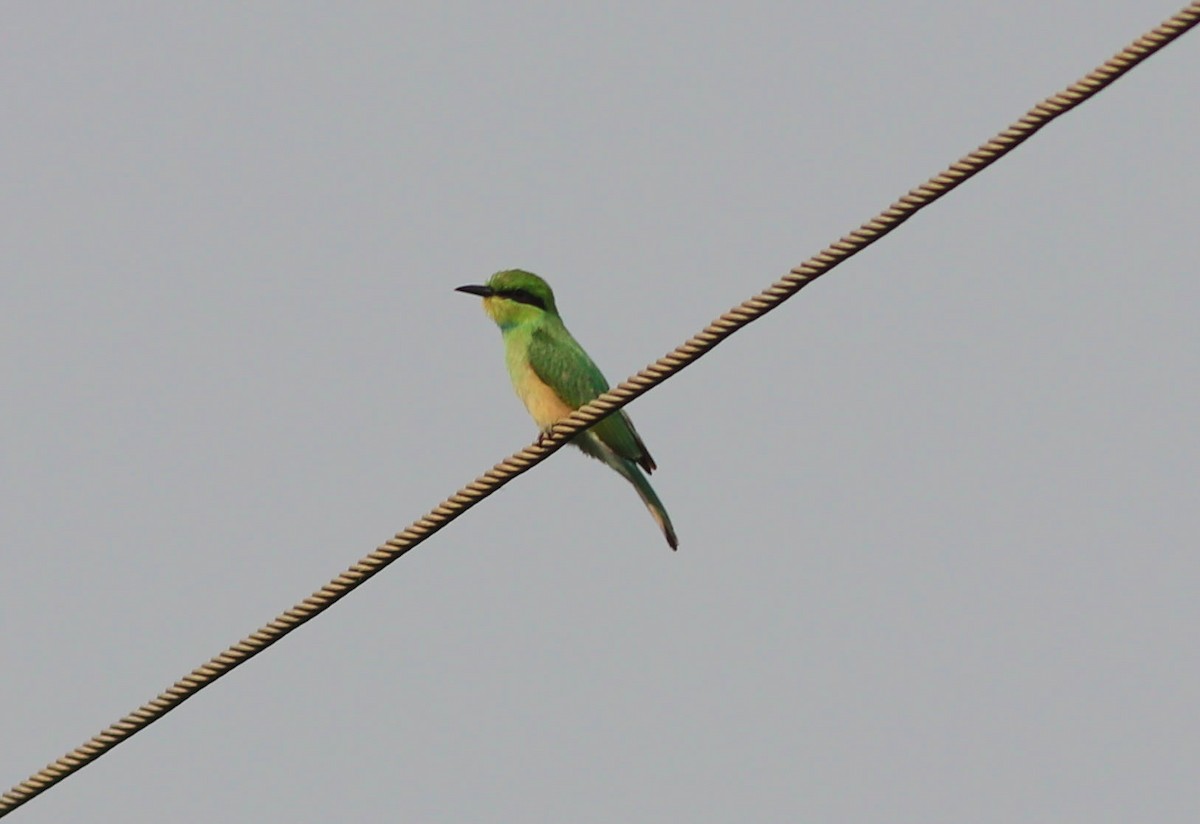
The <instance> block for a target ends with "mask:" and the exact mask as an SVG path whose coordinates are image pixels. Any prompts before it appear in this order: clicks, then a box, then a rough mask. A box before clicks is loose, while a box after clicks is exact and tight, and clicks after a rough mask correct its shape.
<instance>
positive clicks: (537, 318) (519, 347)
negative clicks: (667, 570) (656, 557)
mask: <svg viewBox="0 0 1200 824" xmlns="http://www.w3.org/2000/svg"><path fill="white" fill-rule="evenodd" d="M456 291H458V292H466V293H467V294H469V295H479V296H480V297H482V298H483V310H484V311H485V312H486V313H487V314H488V317H490V318H491V319H492V320H494V321H495V322H496V325H497V326H499V327H500V334H501V335H502V336H503V338H504V359H505V362H506V363H507V365H508V375H509V377H510V378H511V379H512V385H513V389H515V390H516V392H517V395H518V396H519V397H520V398H521V400H522V401H523V402H524V404H525V408H526V409H528V410H529V414H530V415H531V416H532V417H533V420H534V422H535V423H536V424H537V425H538V426H539V427H540V428H541V429H542V430H543V431H545V430H547V429H549V428H550V427H552V426H553V425H554V424H555V423H556V422H558V421H559V420H561V419H562V418H565V417H566V416H567V415H569V414H571V413H572V412H574V411H575V410H576V409H578V408H579V407H581V406H583V405H584V404H586V403H587V402H588V401H591V400H593V399H595V398H596V397H598V396H599V395H601V394H602V393H604V392H606V391H608V388H609V386H608V381H606V380H605V379H604V375H602V374H601V373H600V370H599V368H597V366H596V364H595V363H593V362H592V359H591V358H590V357H588V354H587V352H585V351H583V347H582V346H580V345H579V344H578V343H577V342H576V340H575V338H573V337H571V333H570V332H568V331H567V327H566V326H564V325H563V322H562V318H561V317H559V314H558V307H557V306H555V305H554V292H552V291H551V290H550V285H549V284H548V283H546V281H544V280H542V279H541V278H540V277H538V276H537V275H535V274H533V273H532V272H525V271H523V270H521V269H508V270H506V271H503V272H497V273H496V274H494V275H492V277H491V278H489V279H488V282H487V283H485V284H482V285H479V286H460V287H458V289H457V290H456ZM571 443H573V444H574V445H575V446H577V447H579V448H580V449H582V450H583V452H584V454H586V455H590V456H591V457H593V458H597V459H598V460H601V461H603V462H604V463H606V464H608V465H609V466H610V467H612V468H613V469H614V470H616V471H617V472H618V473H620V475H621V476H622V477H624V478H625V480H627V481H629V483H631V484H633V488H634V489H636V490H637V493H638V495H640V496H641V498H642V502H643V503H645V504H646V508H647V509H649V510H650V514H651V515H652V516H653V517H654V520H655V521H657V522H658V525H659V527H660V528H661V529H662V532H663V535H664V536H666V539H667V543H668V544H670V546H671V549H676V548H677V547H678V546H679V539H678V538H676V537H675V528H674V527H673V526H672V525H671V518H670V516H669V515H667V510H666V508H665V507H664V506H663V505H662V501H660V500H659V499H658V495H656V494H655V492H654V488H653V487H652V486H650V482H649V481H648V480H646V476H645V475H643V474H642V470H643V469H644V470H646V472H647V473H649V472H653V471H654V469H655V463H654V459H653V458H651V457H650V453H649V452H647V451H646V445H645V444H644V443H642V439H641V438H640V437H638V433H637V430H636V429H634V428H633V422H632V421H631V420H629V416H628V415H626V414H625V410H623V409H621V410H618V411H616V412H614V413H613V414H611V415H609V416H608V417H607V418H605V419H604V420H602V421H600V422H599V423H597V424H595V425H594V426H592V427H591V428H590V429H587V430H586V431H584V432H581V433H580V434H578V435H576V436H575V437H574V438H573V439H572V440H571Z"/></svg>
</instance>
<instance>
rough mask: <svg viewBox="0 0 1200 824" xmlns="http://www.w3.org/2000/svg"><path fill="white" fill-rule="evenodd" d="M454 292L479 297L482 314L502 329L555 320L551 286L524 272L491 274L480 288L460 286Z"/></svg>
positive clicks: (507, 271)
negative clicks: (548, 317) (548, 318)
mask: <svg viewBox="0 0 1200 824" xmlns="http://www.w3.org/2000/svg"><path fill="white" fill-rule="evenodd" d="M455 291H456V292H466V293H467V294H469V295H479V296H480V297H482V298H483V311H485V312H487V313H488V317H490V318H491V319H492V320H494V321H496V323H497V325H499V326H500V328H501V329H507V328H508V327H511V326H520V325H521V324H523V323H529V322H531V321H535V320H538V319H540V318H542V317H543V316H545V315H553V316H555V317H558V307H557V306H555V305H554V292H552V291H551V290H550V284H548V283H546V281H544V280H542V279H541V278H540V277H538V276H537V275H535V274H533V272H526V271H524V270H523V269H506V270H505V271H503V272H497V273H496V274H494V275H492V276H491V277H490V278H488V282H487V283H485V284H484V285H482V286H460V287H458V289H456V290H455Z"/></svg>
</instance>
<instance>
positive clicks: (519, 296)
mask: <svg viewBox="0 0 1200 824" xmlns="http://www.w3.org/2000/svg"><path fill="white" fill-rule="evenodd" d="M500 296H501V297H505V298H508V299H509V300H514V301H516V302H517V303H525V304H528V305H530V306H536V307H537V308H539V309H543V310H544V309H545V308H546V304H545V302H544V301H543V300H542V299H541V298H539V297H538V296H537V295H535V294H533V292H530V291H529V290H528V289H505V290H504V291H503V292H501V293H500Z"/></svg>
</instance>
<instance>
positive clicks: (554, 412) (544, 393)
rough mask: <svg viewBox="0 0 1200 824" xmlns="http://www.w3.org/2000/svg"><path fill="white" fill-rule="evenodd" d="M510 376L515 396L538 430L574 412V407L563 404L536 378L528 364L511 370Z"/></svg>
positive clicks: (552, 391) (556, 394)
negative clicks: (527, 411) (518, 398)
mask: <svg viewBox="0 0 1200 824" xmlns="http://www.w3.org/2000/svg"><path fill="white" fill-rule="evenodd" d="M510 374H511V376H512V383H513V388H514V389H515V390H517V396H518V397H520V398H521V402H522V403H524V404H525V408H526V409H528V410H529V415H530V416H531V417H532V418H533V421H534V423H536V424H537V425H538V428H539V429H545V428H546V427H548V426H550V425H551V424H553V423H554V422H555V421H559V420H562V419H563V418H565V417H566V416H567V415H570V414H571V413H572V412H574V411H575V408H574V407H572V406H570V405H568V404H567V403H565V402H564V401H563V399H562V398H560V397H559V396H558V393H557V392H555V391H554V390H553V389H551V388H550V386H549V385H548V384H547V383H546V382H545V381H543V380H542V379H541V378H539V377H538V375H537V373H536V372H534V371H533V367H532V366H530V365H529V364H528V363H526V364H523V365H522V366H520V367H519V368H517V369H513V370H512V371H511V373H510Z"/></svg>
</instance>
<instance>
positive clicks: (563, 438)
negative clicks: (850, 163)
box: [0, 0, 1200, 817]
mask: <svg viewBox="0 0 1200 824" xmlns="http://www.w3.org/2000/svg"><path fill="white" fill-rule="evenodd" d="M1197 23H1200V0H1196V2H1193V3H1191V4H1190V5H1188V6H1187V8H1185V9H1183V10H1181V11H1180V12H1179V13H1178V14H1176V15H1175V16H1174V17H1172V18H1170V19H1169V20H1167V21H1165V22H1164V23H1163V24H1162V25H1160V26H1158V27H1157V28H1155V29H1153V30H1151V31H1149V32H1147V33H1146V34H1144V35H1142V36H1141V37H1139V38H1138V39H1137V40H1135V41H1133V42H1132V43H1130V44H1129V45H1128V46H1127V47H1125V48H1124V49H1122V50H1121V51H1120V52H1118V53H1117V54H1116V55H1114V56H1113V57H1112V58H1110V59H1109V60H1108V61H1106V62H1105V63H1104V64H1102V65H1101V66H1099V67H1097V68H1096V69H1095V70H1093V71H1092V72H1090V73H1089V74H1088V75H1087V76H1085V77H1083V78H1082V79H1080V80H1079V81H1077V82H1075V83H1073V84H1072V85H1070V86H1068V87H1067V88H1066V89H1064V90H1063V91H1061V92H1059V93H1058V94H1056V95H1054V96H1052V97H1048V98H1046V99H1045V100H1043V101H1042V102H1041V103H1039V104H1037V105H1036V106H1034V107H1033V108H1032V109H1030V110H1029V111H1028V112H1027V113H1026V114H1025V115H1024V116H1023V117H1021V118H1020V119H1019V120H1017V121H1016V122H1015V123H1013V124H1012V125H1011V126H1009V127H1008V128H1007V129H1005V130H1004V131H1002V132H1000V133H999V134H998V135H996V136H995V137H993V138H992V139H991V140H989V141H988V142H987V143H985V144H983V145H982V146H980V147H979V148H978V149H976V150H975V151H973V152H971V153H970V154H969V155H967V156H966V157H964V158H962V159H961V160H958V161H956V162H955V163H952V164H951V165H950V166H949V167H948V168H947V169H946V170H945V171H943V172H941V173H940V174H937V175H934V176H933V177H931V178H930V179H929V180H927V181H926V182H925V183H923V184H922V185H920V186H918V187H917V188H916V189H913V190H912V191H910V192H909V193H908V194H906V195H904V196H903V197H902V198H900V199H899V200H898V201H896V202H895V203H893V204H892V205H891V206H889V207H888V208H887V209H885V210H884V211H883V212H881V213H880V214H878V215H877V216H876V217H874V218H872V219H871V220H869V221H867V222H866V223H864V224H863V225H862V226H860V227H859V228H858V229H856V230H854V231H853V232H851V233H850V234H848V235H846V236H845V237H843V238H841V239H840V240H838V241H836V242H834V243H832V244H830V245H829V246H828V247H826V248H825V249H824V250H822V251H821V252H819V253H818V254H817V255H815V256H813V257H812V258H810V259H808V260H806V261H805V262H804V263H802V264H800V265H799V266H797V267H796V268H794V269H792V270H791V271H790V272H789V273H788V274H787V275H785V276H784V277H783V278H781V279H780V280H778V281H776V282H775V283H773V284H771V285H770V286H769V287H767V288H766V289H764V290H763V291H762V292H760V293H759V294H757V295H755V296H754V297H752V298H750V299H749V300H747V301H745V302H743V303H741V304H740V305H738V306H735V307H734V308H732V309H730V310H729V311H728V312H726V313H725V314H723V315H721V316H720V317H719V318H717V319H716V320H714V321H713V322H712V323H710V324H709V325H708V326H707V327H705V328H704V329H703V330H702V331H701V332H699V333H697V334H696V335H694V336H693V337H691V338H689V339H688V340H687V341H686V342H685V343H683V344H682V345H680V346H679V347H677V348H676V349H675V350H673V351H672V352H669V353H668V354H666V355H664V356H663V357H661V358H659V359H658V360H657V361H655V362H654V363H652V364H650V365H649V366H647V367H646V368H645V369H643V370H642V371H640V372H638V373H637V374H636V375H634V376H632V377H631V378H629V379H628V380H626V381H625V382H624V383H622V384H620V385H619V386H616V387H615V388H613V389H611V390H610V391H608V392H606V393H604V394H603V395H601V396H600V397H599V398H597V399H596V400H594V401H592V402H591V403H589V404H587V405H586V406H583V407H581V408H580V409H578V410H576V411H575V412H574V413H572V414H571V415H570V416H569V417H567V418H564V419H563V420H562V421H560V422H559V423H557V424H555V426H554V428H553V429H552V430H551V433H550V434H549V436H547V437H543V438H541V439H539V440H538V441H537V442H535V443H533V444H531V445H530V446H527V447H525V449H523V450H521V451H520V452H517V453H515V454H513V455H510V456H509V457H508V458H506V459H505V460H504V461H501V462H500V463H499V464H497V465H496V466H494V467H492V468H491V469H490V470H488V471H487V472H485V473H484V474H483V475H481V476H480V477H478V478H476V479H475V480H474V481H472V482H471V483H469V484H467V485H466V486H465V487H463V488H462V489H460V490H459V491H458V492H455V493H454V494H453V495H451V496H450V497H449V498H447V499H446V500H444V501H442V503H440V504H438V505H437V506H436V507H434V509H433V510H431V511H430V512H429V513H428V514H427V515H425V516H424V517H422V518H420V519H418V520H416V521H414V522H413V523H412V524H410V525H409V526H408V528H407V529H405V530H404V531H403V532H400V533H397V534H396V536H395V537H394V538H392V539H391V540H389V541H388V542H386V543H385V544H383V545H382V546H380V547H379V548H378V549H376V550H375V551H374V552H372V553H371V554H369V555H367V556H366V557H364V558H362V559H361V560H359V561H358V562H357V563H355V564H354V565H353V566H351V567H350V568H349V569H347V570H346V571H345V572H343V573H342V574H341V575H338V576H337V577H336V578H334V579H333V580H332V581H330V582H329V583H328V584H326V585H325V586H323V587H322V588H321V589H319V590H317V591H316V592H314V593H313V594H312V595H310V596H309V597H307V598H305V599H304V600H303V601H301V602H300V603H298V604H296V605H295V606H293V607H292V608H291V609H289V610H287V611H286V612H284V613H283V614H281V615H279V616H278V617H277V618H276V619H275V620H273V621H271V622H270V623H269V624H267V625H266V626H264V627H262V628H260V629H258V630H257V631H256V632H254V633H252V634H250V635H248V636H246V637H245V638H243V639H242V640H241V641H239V642H238V643H236V644H234V645H233V646H231V647H229V649H227V650H225V651H224V652H222V653H221V654H220V655H217V656H215V657H214V658H212V659H211V660H210V661H208V663H206V664H204V665H202V666H200V667H197V668H196V669H194V670H192V671H191V672H190V673H188V674H187V675H185V676H184V677H183V678H181V679H180V680H178V681H176V682H175V683H174V684H173V685H172V686H171V687H170V688H168V689H167V690H166V691H164V692H163V693H161V694H160V695H158V696H157V697H156V698H154V699H152V700H150V701H148V702H146V703H145V704H143V705H142V706H140V707H138V708H137V709H136V710H134V711H133V712H131V713H129V714H128V715H126V716H125V717H124V718H122V719H120V720H119V721H117V722H116V723H114V724H113V725H112V726H110V727H108V728H107V729H105V730H103V731H102V732H100V733H98V734H96V735H95V736H93V737H92V738H91V739H90V740H88V741H86V742H85V743H83V744H81V745H80V746H79V747H76V748H75V749H74V750H72V751H71V752H69V753H67V754H66V755H64V756H63V757H62V758H59V759H58V760H57V761H54V762H53V763H51V764H48V765H47V766H46V767H44V768H43V769H41V770H38V771H37V772H36V773H34V774H33V775H31V776H30V777H29V778H27V779H25V780H24V781H22V782H21V783H20V784H17V785H16V786H14V787H13V788H12V789H11V790H9V791H8V792H7V793H5V794H4V795H3V796H0V817H3V816H5V815H7V814H8V813H10V812H12V811H13V810H15V809H16V808H17V807H19V806H21V805H22V804H24V803H25V802H26V801H29V800H30V799H32V798H33V797H35V796H37V795H39V794H41V793H43V792H45V791H46V790H47V789H48V788H50V787H52V786H54V785H55V784H57V783H58V782H59V781H62V780H63V779H64V778H66V777H67V776H69V775H71V774H72V773H74V772H75V771H77V770H79V769H81V768H83V767H84V766H86V765H87V764H90V763H91V762H92V761H94V760H96V759H97V758H99V757H100V756H101V755H103V754H104V753H106V752H108V751H109V750H111V749H112V748H113V747H115V746H116V745H117V744H120V743H121V742H122V741H124V740H125V739H127V738H129V737H130V736H131V735H133V734H135V733H137V732H139V731H140V730H142V729H144V728H145V727H146V726H148V725H150V724H152V723H154V722H155V721H157V720H158V719H159V718H161V717H163V716H164V715H166V714H167V713H168V712H170V711H171V710H173V709H175V708H176V707H178V706H179V705H180V704H182V703H183V702H184V701H186V700H187V699H189V698H191V697H192V696H193V695H195V694H196V693H197V692H199V691H200V690H201V689H203V688H204V687H206V686H208V685H209V684H211V683H212V682H214V681H216V680H217V679H218V678H220V677H221V676H223V675H226V674H227V673H228V672H230V671H231V670H232V669H234V668H235V667H237V666H240V665H241V664H244V663H245V662H246V661H248V660H250V659H251V658H253V657H254V656H255V655H258V654H259V653H260V652H262V651H263V650H265V649H266V648H267V647H269V646H271V645H272V644H274V643H275V642H276V641H279V640H280V639H282V638H283V637H284V636H285V635H287V634H288V633H290V632H291V631H292V630H294V629H296V628H298V627H300V626H301V625H302V624H304V623H307V622H308V621H310V620H312V619H313V618H315V617H316V616H317V615H319V614H321V613H322V612H324V611H325V610H327V609H329V607H331V606H333V605H334V604H335V603H337V602H338V601H340V600H341V599H342V598H344V597H346V595H348V594H350V593H351V592H352V591H354V590H355V589H356V588H357V587H359V586H360V585H361V584H363V583H365V582H366V581H367V580H368V579H370V578H371V577H373V576H374V575H375V574H377V573H378V572H380V571H381V570H382V569H383V568H384V567H386V566H387V565H388V564H390V563H392V562H393V561H395V560H396V559H397V558H399V557H400V556H401V555H403V554H405V553H406V552H408V551H409V550H410V549H412V548H413V547H415V546H417V545H418V544H420V543H421V542H422V541H424V540H426V539H427V538H429V537H430V536H431V535H433V534H434V533H436V532H437V531H438V530H440V529H441V528H442V527H444V526H445V525H446V524H448V523H450V522H451V521H452V520H454V519H455V518H457V517H458V516H459V515H461V514H462V513H463V512H465V511H466V510H468V509H470V508H471V507H472V506H474V505H475V504H477V503H478V502H479V501H481V500H483V499H484V498H486V497H487V496H488V495H490V494H492V493H493V492H495V491H496V490H497V489H499V488H500V487H502V486H504V485H505V484H507V483H508V482H509V481H511V480H512V479H514V478H516V477H517V476H518V475H520V474H522V473H524V472H526V471H528V470H529V469H531V468H532V467H534V466H536V465H537V464H539V463H541V462H542V461H543V460H545V459H546V458H548V457H549V456H550V455H551V454H553V453H554V452H557V451H558V450H559V449H561V448H562V447H563V445H564V444H566V442H567V441H568V440H570V438H571V437H572V436H573V435H575V434H577V433H578V432H580V431H582V430H584V429H586V428H588V427H589V426H591V425H592V424H594V423H595V422H596V421H598V420H600V419H601V418H603V417H605V416H607V415H609V414H611V413H613V412H614V411H616V410H617V409H620V408H621V407H622V406H624V405H625V404H627V403H629V402H630V401H632V400H633V399H634V398H637V397H639V396H640V395H642V394H644V393H645V392H647V391H649V390H650V389H651V388H652V387H654V386H657V385H658V384H660V383H662V382H663V381H664V380H666V379H667V378H668V377H670V376H671V375H673V374H675V373H676V372H678V371H679V370H681V369H683V368H684V367H686V366H688V365H690V364H691V363H693V362H694V361H695V360H696V359H697V358H700V357H701V356H703V355H704V354H706V353H707V352H708V351H709V350H710V349H712V348H713V347H715V346H716V345H717V344H719V343H720V342H721V341H723V340H724V339H725V338H727V337H729V336H730V335H732V334H733V333H734V332H736V331H737V330H738V329H740V328H742V327H743V326H745V325H747V324H748V323H750V322H752V321H755V320H757V319H758V318H760V317H762V316H763V315H765V314H766V313H767V312H770V311H771V310H772V309H775V308H776V307H777V306H779V305H780V304H781V303H783V302H784V301H785V300H787V299H788V298H790V297H792V295H794V294H796V293H797V292H799V291H800V290H801V289H803V288H804V287H805V286H807V285H808V284H809V283H811V282H812V281H814V280H816V279H817V278H818V277H820V276H821V275H823V274H825V273H826V272H828V271H829V270H830V269H832V268H833V267H835V266H837V265H838V264H839V263H841V262H842V261H843V260H845V259H846V258H849V257H850V256H852V255H855V254H857V253H859V252H861V251H862V250H863V249H865V248H867V247H868V246H870V245H871V244H872V243H874V242H875V241H877V240H879V239H880V238H882V237H883V236H884V235H886V234H888V233H889V232H891V231H892V230H894V229H896V228H897V227H898V226H900V224H902V223H904V222H905V221H906V220H908V219H909V218H910V217H912V216H913V215H914V214H916V212H917V211H918V210H920V209H922V208H924V207H925V206H928V205H929V204H930V203H933V202H934V201H935V200H937V199H938V198H940V197H942V196H943V195H945V194H947V193H949V192H950V191H951V190H953V189H955V188H957V187H958V186H959V185H961V184H962V183H964V182H965V181H966V180H968V179H969V178H971V177H973V176H975V175H976V174H978V173H979V172H981V171H982V170H983V169H986V168H987V167H988V166H990V165H991V164H993V163H995V162H996V161H997V160H999V159H1000V158H1001V157H1003V156H1004V155H1006V154H1008V153H1009V152H1011V151H1012V150H1013V149H1015V148H1016V147H1017V146H1019V145H1021V144H1022V143H1024V142H1025V141H1026V140H1028V139H1029V138H1030V137H1032V136H1033V135H1034V133H1035V132H1037V131H1038V130H1039V129H1041V128H1042V127H1043V126H1045V125H1047V124H1048V123H1049V122H1050V121H1052V120H1054V119H1055V118H1056V117H1058V116H1059V115H1062V114H1064V113H1066V112H1068V111H1070V110H1071V109H1073V108H1075V107H1076V106H1078V105H1080V104H1081V103H1083V102H1085V101H1087V100H1089V99H1090V98H1091V97H1093V96H1094V95H1096V94H1097V93H1099V92H1100V91H1101V90H1102V89H1104V88H1105V87H1107V86H1108V85H1109V84H1111V83H1113V82H1114V81H1115V80H1117V79H1118V78H1120V77H1121V76H1122V75H1124V74H1125V73H1127V72H1128V71H1130V70H1131V69H1133V68H1134V67H1135V66H1137V65H1138V64H1139V63H1141V62H1142V61H1143V60H1145V59H1146V58H1147V57H1149V56H1151V55H1152V54H1154V53H1155V52H1157V51H1159V50H1160V49H1162V48H1163V47H1164V46H1166V45H1168V44H1169V43H1171V42H1173V41H1174V40H1176V39H1177V38H1179V37H1180V36H1182V35H1183V34H1184V33H1185V32H1187V31H1188V30H1189V29H1191V28H1193V27H1194V26H1195V25H1196V24H1197Z"/></svg>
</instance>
